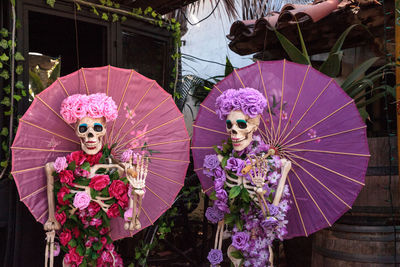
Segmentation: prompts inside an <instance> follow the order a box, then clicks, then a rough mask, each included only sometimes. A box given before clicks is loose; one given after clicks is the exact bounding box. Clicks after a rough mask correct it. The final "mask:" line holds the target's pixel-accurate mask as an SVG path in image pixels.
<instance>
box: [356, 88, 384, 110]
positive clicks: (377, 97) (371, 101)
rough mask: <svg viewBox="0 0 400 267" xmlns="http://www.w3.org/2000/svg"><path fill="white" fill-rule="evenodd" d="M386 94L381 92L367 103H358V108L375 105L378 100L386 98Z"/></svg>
mask: <svg viewBox="0 0 400 267" xmlns="http://www.w3.org/2000/svg"><path fill="white" fill-rule="evenodd" d="M385 94H386V92H381V93H379V94H376V95H374V96H373V97H372V98H370V99H368V100H367V101H364V102H362V103H357V105H356V106H357V108H361V107H365V106H368V105H369V104H371V103H374V102H375V101H376V100H378V99H380V98H382V97H383V96H385Z"/></svg>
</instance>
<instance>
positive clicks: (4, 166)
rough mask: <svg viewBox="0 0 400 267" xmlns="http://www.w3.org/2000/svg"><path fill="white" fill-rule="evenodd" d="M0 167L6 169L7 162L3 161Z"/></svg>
mask: <svg viewBox="0 0 400 267" xmlns="http://www.w3.org/2000/svg"><path fill="white" fill-rule="evenodd" d="M0 166H1V167H3V168H7V166H8V161H7V160H5V161H2V162H0Z"/></svg>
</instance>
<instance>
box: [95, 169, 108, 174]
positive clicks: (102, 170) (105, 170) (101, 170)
mask: <svg viewBox="0 0 400 267" xmlns="http://www.w3.org/2000/svg"><path fill="white" fill-rule="evenodd" d="M106 172H107V169H106V168H99V169H97V171H96V174H105V173H106Z"/></svg>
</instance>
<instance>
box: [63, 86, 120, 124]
mask: <svg viewBox="0 0 400 267" xmlns="http://www.w3.org/2000/svg"><path fill="white" fill-rule="evenodd" d="M60 113H61V116H62V117H63V118H64V120H65V121H66V122H68V123H75V122H77V121H78V120H80V119H82V118H84V117H90V118H101V117H104V118H106V120H107V121H113V120H115V119H116V118H117V116H118V110H117V105H116V104H115V102H114V100H113V99H112V98H111V97H109V96H107V95H106V94H102V93H98V94H91V95H81V94H75V95H71V96H69V97H67V98H66V99H64V100H63V102H62V103H61V110H60Z"/></svg>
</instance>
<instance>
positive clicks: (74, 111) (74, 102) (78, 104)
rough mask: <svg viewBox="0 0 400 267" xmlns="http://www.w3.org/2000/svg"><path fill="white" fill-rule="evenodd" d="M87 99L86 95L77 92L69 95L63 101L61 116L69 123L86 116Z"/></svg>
mask: <svg viewBox="0 0 400 267" xmlns="http://www.w3.org/2000/svg"><path fill="white" fill-rule="evenodd" d="M87 101H88V97H87V96H86V95H80V94H75V95H71V96H69V97H67V98H66V99H64V101H63V102H62V103H61V110H60V114H61V116H62V117H63V118H64V120H65V121H66V122H68V123H75V122H76V121H77V120H79V119H82V118H83V117H86V106H87Z"/></svg>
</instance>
